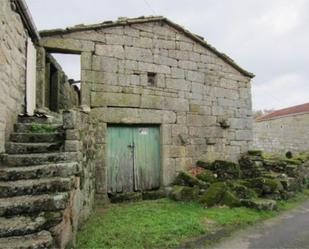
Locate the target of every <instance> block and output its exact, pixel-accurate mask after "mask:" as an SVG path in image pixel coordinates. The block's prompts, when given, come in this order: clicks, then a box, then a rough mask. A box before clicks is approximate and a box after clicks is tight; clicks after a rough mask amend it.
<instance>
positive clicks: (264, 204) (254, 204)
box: [241, 199, 277, 210]
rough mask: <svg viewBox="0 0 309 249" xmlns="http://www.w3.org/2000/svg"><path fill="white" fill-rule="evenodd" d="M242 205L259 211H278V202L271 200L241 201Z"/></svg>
mask: <svg viewBox="0 0 309 249" xmlns="http://www.w3.org/2000/svg"><path fill="white" fill-rule="evenodd" d="M241 205H243V206H245V207H248V208H254V209H257V210H276V209H277V202H276V201H275V200H269V199H249V200H241Z"/></svg>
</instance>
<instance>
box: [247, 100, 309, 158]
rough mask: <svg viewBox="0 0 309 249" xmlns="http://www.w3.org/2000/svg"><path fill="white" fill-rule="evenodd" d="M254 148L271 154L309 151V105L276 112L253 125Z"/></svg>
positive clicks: (262, 117)
mask: <svg viewBox="0 0 309 249" xmlns="http://www.w3.org/2000/svg"><path fill="white" fill-rule="evenodd" d="M253 147H254V148H257V149H261V150H265V151H269V152H281V153H282V152H287V151H291V152H301V151H305V150H308V149H309V103H306V104H302V105H297V106H292V107H288V108H284V109H280V110H277V111H274V112H272V113H270V114H267V115H264V116H261V117H259V118H257V119H256V120H255V121H254V123H253Z"/></svg>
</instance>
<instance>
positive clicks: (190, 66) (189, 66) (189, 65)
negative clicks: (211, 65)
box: [178, 60, 197, 70]
mask: <svg viewBox="0 0 309 249" xmlns="http://www.w3.org/2000/svg"><path fill="white" fill-rule="evenodd" d="M178 66H179V67H180V68H182V69H185V70H197V63H196V62H193V61H186V60H180V61H178Z"/></svg>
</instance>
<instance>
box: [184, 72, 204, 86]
mask: <svg viewBox="0 0 309 249" xmlns="http://www.w3.org/2000/svg"><path fill="white" fill-rule="evenodd" d="M204 78H205V75H204V73H201V72H196V71H187V72H186V79H187V80H190V81H194V82H200V83H204V81H205V80H204Z"/></svg>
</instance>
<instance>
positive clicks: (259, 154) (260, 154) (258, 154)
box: [248, 150, 263, 156]
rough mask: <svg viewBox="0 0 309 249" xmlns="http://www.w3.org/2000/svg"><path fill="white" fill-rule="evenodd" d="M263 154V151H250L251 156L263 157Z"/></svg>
mask: <svg viewBox="0 0 309 249" xmlns="http://www.w3.org/2000/svg"><path fill="white" fill-rule="evenodd" d="M262 153H263V152H262V151H261V150H248V154H249V155H250V156H262Z"/></svg>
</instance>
